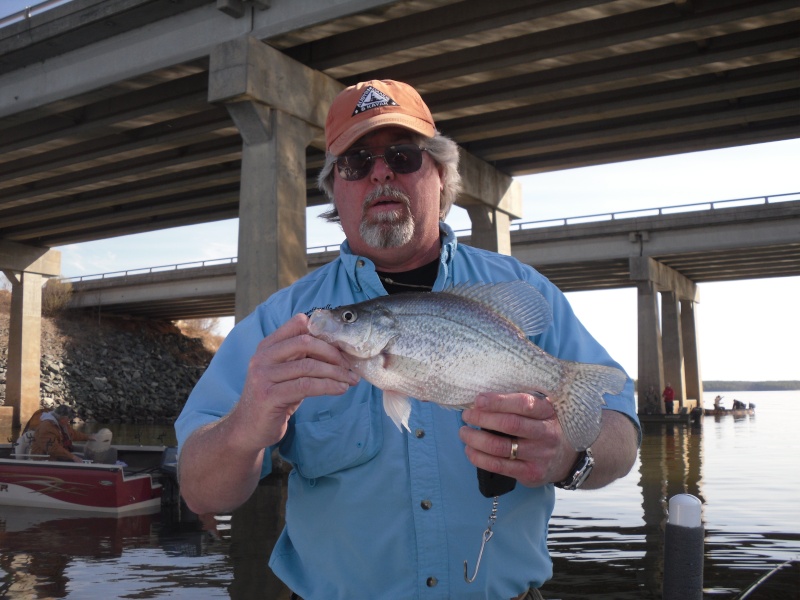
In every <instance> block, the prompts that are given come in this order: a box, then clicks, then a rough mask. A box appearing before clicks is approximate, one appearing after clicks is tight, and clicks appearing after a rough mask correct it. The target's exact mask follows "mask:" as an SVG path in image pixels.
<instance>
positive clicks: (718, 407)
mask: <svg viewBox="0 0 800 600" xmlns="http://www.w3.org/2000/svg"><path fill="white" fill-rule="evenodd" d="M714 410H722V396H717V397H716V398H714Z"/></svg>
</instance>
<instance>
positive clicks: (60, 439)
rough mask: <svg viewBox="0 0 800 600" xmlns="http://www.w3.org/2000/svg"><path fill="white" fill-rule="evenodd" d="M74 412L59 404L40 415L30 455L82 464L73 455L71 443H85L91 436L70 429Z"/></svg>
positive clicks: (80, 460) (78, 458) (77, 457)
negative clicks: (45, 456)
mask: <svg viewBox="0 0 800 600" xmlns="http://www.w3.org/2000/svg"><path fill="white" fill-rule="evenodd" d="M74 418H75V411H74V410H72V408H70V407H69V406H67V405H66V404H61V405H59V406H57V407H56V408H55V409H53V410H51V411H50V412H44V413H41V421H40V422H39V425H38V426H37V427H36V433H35V434H34V436H33V443H32V444H31V454H40V455H47V457H48V460H53V461H56V460H57V461H67V462H69V461H72V462H83V459H82V458H81V457H80V456H77V455H76V454H74V453H73V445H72V443H73V442H85V441H87V440H90V439H92V436H90V435H87V434H85V433H83V432H82V431H77V430H76V429H73V428H72V425H71V423H72V419H74Z"/></svg>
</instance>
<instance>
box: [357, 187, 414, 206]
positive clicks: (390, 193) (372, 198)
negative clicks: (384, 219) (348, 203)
mask: <svg viewBox="0 0 800 600" xmlns="http://www.w3.org/2000/svg"><path fill="white" fill-rule="evenodd" d="M381 198H390V199H391V200H396V201H398V202H402V203H403V205H404V206H405V207H406V208H410V207H411V198H409V196H408V194H406V193H405V192H403V191H402V190H400V189H398V188H396V187H393V186H391V185H389V184H384V185H379V186H378V187H376V188H375V189H374V190H372V191H371V192H370V193H369V194H367V197H366V198H364V202H363V203H362V205H361V209H362V211H366V210H367V209H368V208H369V207H370V206H371V205H372V204H373V203H374V202H376V201H378V200H380V199H381Z"/></svg>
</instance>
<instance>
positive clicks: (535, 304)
mask: <svg viewBox="0 0 800 600" xmlns="http://www.w3.org/2000/svg"><path fill="white" fill-rule="evenodd" d="M443 293H445V294H453V295H454V296H460V297H462V298H468V299H470V300H473V301H475V302H478V303H480V304H482V305H484V306H485V307H487V308H489V309H491V310H493V311H494V312H496V313H499V314H501V315H502V316H504V317H505V318H506V319H508V320H509V321H511V322H512V323H514V325H516V326H517V327H519V328H520V329H521V330H522V331H523V332H524V333H525V335H526V336H534V335H537V334H539V333H541V332H543V331H544V330H545V329H547V327H548V326H549V325H550V323H552V321H553V310H552V309H551V308H550V304H549V303H548V302H547V300H546V299H545V297H544V296H542V294H541V292H540V291H539V290H537V289H536V288H535V287H533V286H532V285H531V284H529V283H528V282H527V281H504V282H501V283H474V284H470V283H460V284H458V285H456V286H454V287H451V288H448V289H446V290H444V291H443Z"/></svg>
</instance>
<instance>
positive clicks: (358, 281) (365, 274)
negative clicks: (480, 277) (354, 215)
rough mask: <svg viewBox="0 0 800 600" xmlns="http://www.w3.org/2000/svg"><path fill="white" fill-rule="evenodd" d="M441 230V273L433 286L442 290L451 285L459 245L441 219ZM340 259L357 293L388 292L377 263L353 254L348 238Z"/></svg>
mask: <svg viewBox="0 0 800 600" xmlns="http://www.w3.org/2000/svg"><path fill="white" fill-rule="evenodd" d="M439 231H440V232H441V238H440V239H441V241H442V249H441V253H440V255H439V259H440V261H441V264H440V266H439V275H438V276H437V277H436V283H435V284H434V287H433V290H434V291H441V290H443V289H444V288H446V287H448V285H450V281H451V279H452V273H453V269H452V263H453V259H454V258H455V255H456V249H457V247H458V240H457V238H456V234H455V233H454V232H453V229H452V228H451V227H450V226H449V225H448V224H447V223H445V222H443V221H439ZM339 259H340V260H341V261H342V264H343V265H344V267H345V271H346V272H347V276H348V277H349V279H350V282H351V283H352V284H353V287H354V288H355V291H356V293H361V294H364V295H365V299H366V298H375V297H377V296H383V295H385V294H386V291H385V290H384V289H383V286H382V285H381V282H380V280H379V279H378V274H377V273H376V272H375V263H373V262H372V261H371V260H370V259H368V258H367V257H365V256H359V255H357V254H353V252H352V250H351V249H350V244H349V243H348V242H347V240H345V241H344V242H342V245H341V246H339Z"/></svg>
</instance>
